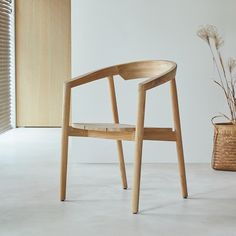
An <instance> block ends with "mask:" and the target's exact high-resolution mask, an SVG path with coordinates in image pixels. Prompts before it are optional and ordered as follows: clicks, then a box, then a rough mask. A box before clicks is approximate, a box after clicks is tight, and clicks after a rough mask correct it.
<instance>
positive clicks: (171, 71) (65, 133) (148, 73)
mask: <svg viewBox="0 0 236 236" xmlns="http://www.w3.org/2000/svg"><path fill="white" fill-rule="evenodd" d="M176 68H177V66H176V64H175V63H174V62H171V61H141V62H132V63H128V64H122V65H116V66H111V67H108V68H105V69H101V70H98V71H95V72H92V73H89V74H86V75H83V76H80V77H77V78H75V79H72V80H70V81H68V82H66V83H65V86H64V104H63V127H62V154H61V201H64V200H65V198H66V177H67V160H68V141H69V136H81V137H94V138H105V139H114V140H116V142H117V148H118V156H119V164H120V172H121V179H122V184H123V188H124V189H126V188H127V180H126V171H125V162H124V156H123V149H122V140H129V141H135V155H134V176H133V186H132V188H133V189H132V212H133V213H137V212H138V206H139V192H140V175H141V163H142V146H143V140H156V141H174V142H176V147H177V154H178V166H179V174H180V182H181V187H182V196H183V197H184V198H187V195H188V194H187V184H186V176H185V163H184V154H183V147H182V137H181V128H180V118H179V108H178V98H177V90H176V82H175V74H176ZM116 75H119V76H120V77H122V78H123V79H124V80H130V79H136V78H149V79H147V80H145V81H143V82H141V83H140V84H139V86H138V92H139V98H138V111H137V123H136V125H134V126H133V125H125V124H119V116H118V109H117V103H116V94H115V86H114V80H113V76H116ZM102 78H107V79H108V82H109V86H110V95H111V103H112V110H113V118H114V123H112V124H89V123H88V124H86V123H79V124H78V123H76V124H70V113H71V110H70V106H71V89H72V88H74V87H77V86H80V85H83V84H87V83H90V82H92V81H95V80H99V79H102ZM166 82H170V92H171V97H172V108H173V119H174V128H173V129H172V128H153V127H144V115H145V102H146V92H147V91H148V90H150V89H153V88H155V87H157V86H159V85H161V84H164V83H166Z"/></svg>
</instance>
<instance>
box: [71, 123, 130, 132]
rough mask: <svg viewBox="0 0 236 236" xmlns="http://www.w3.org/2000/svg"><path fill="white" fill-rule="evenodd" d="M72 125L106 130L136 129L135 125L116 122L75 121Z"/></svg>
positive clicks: (79, 127)
mask: <svg viewBox="0 0 236 236" xmlns="http://www.w3.org/2000/svg"><path fill="white" fill-rule="evenodd" d="M72 127H73V128H75V129H83V130H93V131H105V132H109V131H110V132H114V131H117V132H120V131H126V132H133V131H135V126H134V125H127V124H114V123H73V124H72Z"/></svg>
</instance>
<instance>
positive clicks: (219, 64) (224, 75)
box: [197, 25, 236, 124]
mask: <svg viewBox="0 0 236 236" xmlns="http://www.w3.org/2000/svg"><path fill="white" fill-rule="evenodd" d="M197 35H198V36H199V37H200V38H201V39H203V40H204V41H206V42H207V44H208V46H209V47H210V50H211V54H212V56H213V59H214V62H215V65H216V68H217V72H218V74H219V78H220V81H219V82H218V81H214V82H215V83H216V84H217V85H218V86H220V88H221V89H222V90H223V92H224V95H225V97H226V101H227V104H228V108H229V111H230V118H229V117H228V116H227V115H225V114H222V113H220V114H221V116H223V117H225V118H226V119H228V120H230V121H231V122H232V123H233V124H236V93H235V85H236V79H235V78H234V76H233V70H234V68H235V67H236V60H234V59H232V58H230V59H229V61H228V64H224V61H223V58H222V55H221V53H220V50H219V48H220V47H221V46H222V45H223V43H224V41H223V40H222V38H221V36H220V35H219V33H218V32H217V29H216V27H215V26H212V25H206V26H204V27H201V28H200V30H199V31H198V32H197Z"/></svg>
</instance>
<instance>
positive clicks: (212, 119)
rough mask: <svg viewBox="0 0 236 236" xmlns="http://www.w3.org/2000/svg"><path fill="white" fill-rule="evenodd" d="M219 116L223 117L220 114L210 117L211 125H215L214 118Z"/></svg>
mask: <svg viewBox="0 0 236 236" xmlns="http://www.w3.org/2000/svg"><path fill="white" fill-rule="evenodd" d="M220 117H223V116H222V115H218V116H213V117H212V118H211V123H212V124H213V125H215V124H216V123H215V122H214V120H215V119H216V118H220Z"/></svg>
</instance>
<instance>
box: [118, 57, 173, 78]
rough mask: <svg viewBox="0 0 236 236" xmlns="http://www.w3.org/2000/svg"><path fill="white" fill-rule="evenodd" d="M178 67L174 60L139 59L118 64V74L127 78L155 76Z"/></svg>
mask: <svg viewBox="0 0 236 236" xmlns="http://www.w3.org/2000/svg"><path fill="white" fill-rule="evenodd" d="M175 68H176V63H174V62H172V61H163V60H162V61H161V60H160V61H139V62H131V63H127V64H123V65H118V66H117V69H118V74H119V75H120V76H121V77H122V78H123V79H125V80H130V79H137V78H153V77H158V76H160V75H163V74H166V73H168V72H170V71H172V70H174V69H175Z"/></svg>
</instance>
